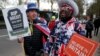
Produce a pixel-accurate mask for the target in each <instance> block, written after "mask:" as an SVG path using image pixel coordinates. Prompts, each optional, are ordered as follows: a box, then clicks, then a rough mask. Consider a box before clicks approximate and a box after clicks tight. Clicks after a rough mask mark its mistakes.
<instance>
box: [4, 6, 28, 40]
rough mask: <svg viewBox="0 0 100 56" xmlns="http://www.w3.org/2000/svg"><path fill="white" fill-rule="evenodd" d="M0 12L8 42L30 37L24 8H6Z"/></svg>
mask: <svg viewBox="0 0 100 56" xmlns="http://www.w3.org/2000/svg"><path fill="white" fill-rule="evenodd" d="M2 11H3V16H4V20H5V23H6V27H7V30H8V34H9V37H10V40H14V39H17V38H21V37H25V36H29V35H30V30H29V24H28V19H27V15H26V9H25V8H24V6H18V7H15V8H7V9H3V10H2Z"/></svg>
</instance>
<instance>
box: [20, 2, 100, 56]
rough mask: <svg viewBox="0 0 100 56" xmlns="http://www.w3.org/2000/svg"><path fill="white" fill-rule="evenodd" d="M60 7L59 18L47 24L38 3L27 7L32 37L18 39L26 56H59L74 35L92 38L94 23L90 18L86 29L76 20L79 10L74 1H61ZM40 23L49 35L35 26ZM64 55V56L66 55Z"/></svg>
mask: <svg viewBox="0 0 100 56" xmlns="http://www.w3.org/2000/svg"><path fill="white" fill-rule="evenodd" d="M58 6H59V18H58V19H55V18H56V17H55V16H52V17H51V18H52V19H51V20H50V21H49V23H48V24H47V22H46V20H45V18H43V17H40V16H39V8H38V6H37V4H36V3H29V4H28V5H27V10H26V14H27V17H28V21H29V27H30V31H31V35H30V36H26V37H24V38H20V39H18V40H19V42H20V43H24V46H23V47H24V51H25V55H26V56H41V55H42V56H59V52H60V51H59V49H60V47H61V46H62V45H64V46H66V45H67V44H68V42H69V40H70V39H71V36H72V34H73V33H78V34H80V35H83V36H86V37H88V36H89V37H90V38H92V33H91V32H92V30H93V27H92V26H93V23H92V21H91V20H90V17H88V21H87V22H86V27H85V28H84V27H83V26H82V24H81V23H79V22H78V21H77V20H76V19H75V16H77V15H78V13H79V9H78V6H77V4H76V3H75V2H74V1H73V0H60V1H58ZM99 20H100V19H99ZM97 21H98V20H97V19H96V20H95V21H94V26H95V29H96V30H95V31H96V34H95V35H97V34H98V29H99V26H98V23H97ZM38 23H39V24H41V25H43V26H45V27H46V26H47V28H48V29H49V30H50V32H49V35H47V34H46V33H44V32H43V31H41V30H40V29H39V28H37V27H36V26H35V24H38ZM99 25H100V24H99ZM90 28H91V29H90ZM85 29H86V31H85ZM85 32H86V33H85ZM62 55H63V56H64V54H62Z"/></svg>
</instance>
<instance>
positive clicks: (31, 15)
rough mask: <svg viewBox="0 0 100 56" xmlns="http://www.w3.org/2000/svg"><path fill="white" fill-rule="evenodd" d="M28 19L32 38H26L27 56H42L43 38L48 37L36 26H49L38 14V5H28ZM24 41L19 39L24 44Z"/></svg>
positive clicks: (25, 48)
mask: <svg viewBox="0 0 100 56" xmlns="http://www.w3.org/2000/svg"><path fill="white" fill-rule="evenodd" d="M26 13H27V17H28V21H29V27H30V31H31V35H30V36H26V37H24V41H23V42H24V50H25V55H26V56H40V55H41V53H42V49H43V43H42V36H43V35H44V36H46V35H45V34H44V33H43V32H42V31H41V30H40V29H38V28H37V27H36V26H35V24H38V23H39V24H43V25H45V26H46V25H47V24H46V21H45V20H44V19H43V18H40V17H39V15H38V13H39V9H38V6H37V4H35V3H29V4H28V5H27V10H26ZM22 40H23V39H19V41H20V42H22Z"/></svg>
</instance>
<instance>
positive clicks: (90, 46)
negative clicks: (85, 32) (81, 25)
mask: <svg viewBox="0 0 100 56" xmlns="http://www.w3.org/2000/svg"><path fill="white" fill-rule="evenodd" d="M97 48H98V43H97V42H95V41H93V40H91V39H88V38H86V37H83V36H81V35H79V34H73V35H72V38H71V40H70V41H69V43H68V45H67V46H66V48H65V54H66V55H67V56H94V53H95V51H96V49H97Z"/></svg>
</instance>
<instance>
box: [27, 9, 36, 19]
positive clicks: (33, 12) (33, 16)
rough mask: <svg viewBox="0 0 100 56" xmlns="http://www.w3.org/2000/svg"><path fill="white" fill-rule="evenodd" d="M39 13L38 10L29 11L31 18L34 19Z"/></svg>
mask: <svg viewBox="0 0 100 56" xmlns="http://www.w3.org/2000/svg"><path fill="white" fill-rule="evenodd" d="M37 15H38V13H37V12H36V10H30V11H29V12H28V13H27V16H28V18H29V20H34V19H35V18H36V17H37Z"/></svg>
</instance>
